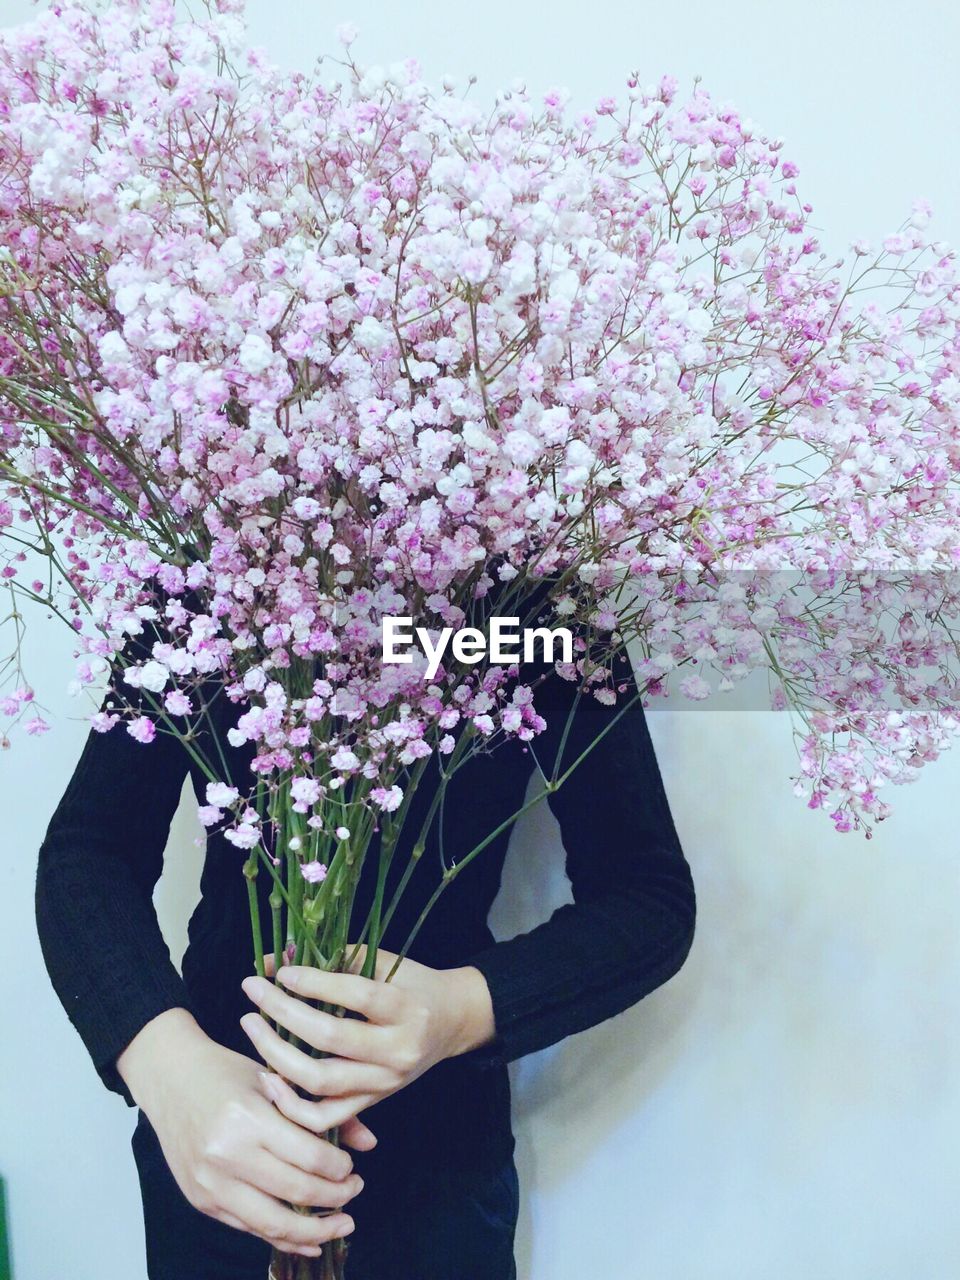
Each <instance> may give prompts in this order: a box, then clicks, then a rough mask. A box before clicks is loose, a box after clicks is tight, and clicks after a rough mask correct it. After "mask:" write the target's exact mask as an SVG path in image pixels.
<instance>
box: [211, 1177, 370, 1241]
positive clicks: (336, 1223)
mask: <svg viewBox="0 0 960 1280" xmlns="http://www.w3.org/2000/svg"><path fill="white" fill-rule="evenodd" d="M224 1200H225V1203H224V1206H223V1207H224V1209H225V1210H226V1211H227V1212H228V1213H230V1214H231V1215H232V1216H233V1217H234V1218H235V1219H237V1220H239V1221H240V1222H241V1223H243V1230H245V1231H250V1232H253V1234H254V1235H258V1236H260V1237H261V1239H263V1240H269V1241H270V1242H271V1243H272V1244H275V1245H276V1247H277V1248H278V1249H280V1250H281V1251H282V1252H284V1253H303V1254H305V1255H307V1256H308V1257H316V1256H318V1255H319V1253H320V1250H321V1246H322V1245H324V1244H326V1243H327V1242H328V1241H329V1240H337V1239H341V1238H342V1237H344V1236H348V1235H349V1234H350V1232H351V1231H352V1230H353V1228H354V1221H353V1219H352V1218H351V1217H350V1215H349V1214H347V1213H342V1212H340V1211H335V1212H333V1213H297V1212H295V1210H293V1209H290V1208H288V1207H287V1206H286V1205H283V1204H281V1203H280V1202H279V1201H278V1200H275V1199H274V1198H273V1197H272V1196H269V1195H267V1194H266V1193H265V1192H263V1191H260V1190H258V1189H257V1188H256V1187H254V1186H251V1185H250V1183H248V1182H234V1183H231V1185H230V1188H229V1190H228V1191H227V1192H226V1194H225V1197H224Z"/></svg>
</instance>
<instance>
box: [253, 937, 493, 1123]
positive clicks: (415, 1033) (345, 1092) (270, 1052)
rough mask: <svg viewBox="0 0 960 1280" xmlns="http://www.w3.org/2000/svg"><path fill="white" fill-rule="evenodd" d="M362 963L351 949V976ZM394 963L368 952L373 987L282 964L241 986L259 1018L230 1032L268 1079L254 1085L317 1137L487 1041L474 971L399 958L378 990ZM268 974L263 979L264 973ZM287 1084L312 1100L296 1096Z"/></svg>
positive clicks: (488, 1028) (488, 1023) (484, 1004)
mask: <svg viewBox="0 0 960 1280" xmlns="http://www.w3.org/2000/svg"><path fill="white" fill-rule="evenodd" d="M363 956H364V948H362V947H361V948H360V949H359V953H358V955H357V958H356V960H355V961H354V965H353V969H354V970H357V969H359V968H360V967H361V966H362V964H363ZM396 958H397V957H396V956H395V955H393V954H392V953H390V952H389V951H382V950H378V952H377V970H376V977H375V978H365V977H361V976H360V975H359V973H357V972H351V973H326V972H324V971H323V970H321V969H315V968H310V967H309V966H304V965H288V964H284V965H283V966H282V967H281V969H280V973H279V975H277V977H276V982H270V981H268V980H267V979H266V978H258V977H249V978H244V980H243V983H242V986H243V989H244V991H245V992H246V993H247V995H248V996H249V997H250V999H251V1000H252V1001H253V1002H254V1004H256V1005H257V1006H258V1007H259V1008H260V1009H261V1010H262V1013H263V1014H265V1015H266V1017H263V1016H261V1014H260V1013H248V1014H244V1016H243V1017H242V1018H241V1019H240V1023H241V1026H242V1027H243V1029H244V1031H245V1032H246V1033H247V1035H248V1036H249V1037H250V1039H251V1041H252V1042H253V1045H254V1047H255V1048H256V1050H257V1052H258V1053H259V1054H260V1056H261V1057H262V1058H263V1060H264V1062H266V1063H268V1064H269V1065H270V1066H271V1067H273V1069H274V1071H275V1072H277V1075H268V1076H267V1077H266V1078H265V1081H264V1086H265V1088H267V1089H268V1090H269V1091H270V1093H271V1096H272V1097H273V1100H274V1102H275V1103H276V1104H277V1107H278V1108H279V1110H280V1111H282V1112H283V1114H284V1115H285V1116H287V1117H288V1119H290V1120H293V1121H294V1122H295V1123H296V1124H299V1125H302V1126H303V1127H304V1128H305V1129H312V1130H313V1131H314V1132H315V1133H325V1132H326V1131H327V1130H328V1129H331V1128H333V1127H334V1126H335V1125H339V1124H343V1123H344V1122H345V1121H347V1120H349V1119H350V1118H351V1117H354V1116H356V1115H357V1114H358V1113H359V1112H360V1111H363V1110H364V1109H365V1108H367V1107H370V1106H372V1105H373V1104H374V1103H375V1102H379V1101H380V1099H381V1098H385V1097H387V1096H388V1095H389V1094H391V1093H396V1092H397V1090H398V1089H402V1088H403V1087H404V1086H405V1085H408V1084H410V1083H411V1081H413V1080H416V1078H417V1077H418V1076H420V1075H422V1074H423V1073H424V1072H425V1071H427V1070H428V1069H429V1068H430V1067H432V1066H434V1065H435V1064H436V1063H438V1062H440V1061H441V1060H442V1059H444V1058H452V1057H455V1056H456V1055H458V1054H461V1053H466V1052H468V1051H469V1050H470V1049H473V1048H476V1047H478V1046H480V1045H482V1044H485V1043H486V1042H487V1041H488V1040H491V1039H492V1038H493V1036H494V1033H495V1028H494V1018H493V1006H492V1002H491V999H490V992H489V990H488V988H487V983H486V979H485V978H484V977H483V974H482V973H481V972H480V971H479V969H474V968H473V967H471V966H469V965H467V966H464V967H462V968H458V969H431V968H429V967H428V966H427V965H422V964H417V963H416V962H415V961H413V960H410V959H404V960H403V961H402V963H401V964H400V967H399V968H398V969H397V972H396V974H395V975H394V977H393V978H391V980H390V981H389V982H385V981H384V979H385V978H386V976H387V974H388V973H389V972H390V970H391V969H392V967H393V964H394V961H395V960H396ZM268 972H269V973H271V974H272V972H273V965H272V964H271V965H270V967H269V969H268ZM308 1000H319V1001H322V1002H324V1003H327V1004H330V1005H336V1006H339V1007H341V1008H344V1009H348V1010H350V1011H352V1012H354V1013H358V1014H360V1015H361V1017H360V1018H347V1017H337V1016H336V1015H335V1014H331V1013H325V1012H323V1011H322V1010H319V1009H315V1008H313V1007H312V1006H311V1005H310V1004H308V1003H306V1002H307V1001H308ZM266 1018H270V1019H272V1020H273V1021H274V1022H275V1023H277V1024H278V1025H279V1026H281V1027H284V1028H285V1029H286V1030H287V1031H289V1032H292V1033H293V1034H294V1035H295V1036H296V1037H297V1038H298V1039H299V1040H300V1041H301V1042H302V1043H303V1044H305V1045H309V1046H311V1047H312V1048H314V1049H317V1050H320V1051H322V1052H323V1053H325V1054H327V1055H329V1056H326V1057H322V1058H316V1057H313V1056H311V1054H310V1053H308V1052H305V1051H304V1050H303V1049H300V1048H296V1047H294V1045H292V1044H290V1043H289V1041H287V1040H284V1039H282V1037H281V1036H279V1035H278V1034H277V1032H276V1031H274V1029H273V1028H272V1027H271V1026H270V1025H269V1023H268V1022H267V1021H266ZM281 1077H282V1079H281ZM288 1082H289V1083H288ZM291 1085H299V1086H300V1087H301V1088H302V1089H304V1090H305V1091H306V1092H307V1093H309V1094H313V1095H314V1096H315V1097H316V1098H317V1099H319V1100H318V1101H316V1102H313V1101H310V1100H309V1099H306V1098H303V1097H301V1096H300V1094H298V1093H297V1092H296V1090H295V1089H293V1088H291Z"/></svg>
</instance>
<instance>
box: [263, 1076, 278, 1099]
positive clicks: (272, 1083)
mask: <svg viewBox="0 0 960 1280" xmlns="http://www.w3.org/2000/svg"><path fill="white" fill-rule="evenodd" d="M260 1079H261V1080H262V1081H263V1087H264V1089H265V1090H266V1091H267V1094H268V1095H269V1097H270V1098H271V1099H272V1100H273V1101H274V1102H279V1101H280V1095H281V1089H280V1082H279V1080H278V1079H277V1077H276V1076H275V1075H273V1074H271V1072H269V1071H261V1072H260Z"/></svg>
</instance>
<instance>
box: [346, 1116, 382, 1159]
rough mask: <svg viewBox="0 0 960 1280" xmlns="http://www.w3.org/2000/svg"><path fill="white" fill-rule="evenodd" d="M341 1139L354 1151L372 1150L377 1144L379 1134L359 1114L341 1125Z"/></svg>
mask: <svg viewBox="0 0 960 1280" xmlns="http://www.w3.org/2000/svg"><path fill="white" fill-rule="evenodd" d="M340 1141H341V1142H342V1143H343V1144H344V1146H347V1147H350V1148H351V1149H352V1150H354V1151H372V1150H373V1148H374V1147H375V1146H376V1145H377V1135H376V1134H375V1133H374V1132H373V1130H372V1129H371V1128H369V1127H368V1126H367V1125H365V1124H364V1123H363V1121H362V1120H361V1119H360V1117H359V1116H351V1117H350V1119H349V1120H345V1121H344V1122H343V1124H342V1125H341V1126H340Z"/></svg>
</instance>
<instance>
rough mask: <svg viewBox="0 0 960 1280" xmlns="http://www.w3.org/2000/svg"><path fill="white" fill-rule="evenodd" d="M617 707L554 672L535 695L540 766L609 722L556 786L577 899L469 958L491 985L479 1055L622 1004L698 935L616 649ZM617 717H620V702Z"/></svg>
mask: <svg viewBox="0 0 960 1280" xmlns="http://www.w3.org/2000/svg"><path fill="white" fill-rule="evenodd" d="M615 670H616V673H617V677H618V682H619V683H620V684H624V683H626V685H627V686H628V687H627V689H626V691H625V692H624V693H621V694H620V695H619V697H618V700H617V703H616V705H615V706H612V707H610V706H605V705H603V704H601V703H600V702H598V701H597V700H596V698H594V697H593V695H592V694H588V693H584V694H581V696H580V698H579V700H577V698H576V693H577V686H576V684H575V683H572V682H569V681H565V680H562V679H561V678H560V677H559V676H557V675H555V674H554V675H551V676H550V677H549V678H548V679H547V680H546V681H545V682H544V683H543V684H542V685H541V686H540V687H539V688H538V689H537V691H536V694H535V697H534V704H535V706H536V708H537V710H538V711H539V712H540V714H541V715H542V716H543V717H544V719H545V720H546V721H547V726H548V727H547V728H546V729H545V730H544V731H543V733H541V734H539V735H538V736H537V737H536V738H535V739H534V741H533V744H532V745H533V748H534V750H535V752H536V756H537V759H538V761H539V763H540V767H541V768H542V769H543V771H544V772H545V773H546V774H547V775H548V776H549V775H551V774H552V773H553V772H554V765H555V763H556V761H557V757H558V751H559V749H560V743H561V738H562V734H563V730H564V726H565V725H566V723H567V720H568V716H570V715H572V720H571V728H570V731H569V734H568V737H567V741H566V744H565V745H564V747H563V754H562V759H561V760H560V768H559V770H557V772H558V773H562V772H563V771H564V770H565V769H566V768H567V767H568V766H569V765H571V764H572V763H573V762H574V761H575V760H577V759H578V757H580V755H581V753H582V752H583V751H585V750H586V749H587V748H588V747H589V746H590V744H591V743H593V742H594V741H595V740H596V739H597V738H598V737H599V735H600V734H601V733H603V731H604V729H605V728H606V729H607V732H606V733H605V734H604V736H603V737H602V738H600V740H599V742H597V744H596V745H595V746H593V747H592V749H591V750H590V751H589V753H588V754H587V755H586V757H585V758H584V759H583V760H582V761H581V762H580V763H579V764H578V765H577V767H576V768H575V769H574V770H573V772H572V773H571V774H570V776H569V778H567V780H566V781H565V782H564V783H563V784H562V785H561V786H560V787H559V788H558V789H557V790H555V791H552V792H550V793H549V794H548V803H549V805H550V808H551V810H552V811H553V813H554V815H555V816H556V818H557V820H558V822H559V825H560V832H561V837H562V841H563V846H564V850H565V856H566V870H567V874H568V876H569V878H570V882H571V889H572V893H573V898H574V902H573V903H571V904H567V905H564V906H562V907H560V908H559V909H558V910H557V911H555V912H554V913H553V915H552V916H551V917H550V918H549V920H546V921H545V922H544V923H542V924H540V925H538V926H537V927H536V928H534V929H532V930H531V931H529V932H528V933H524V934H520V935H519V936H518V937H515V938H511V939H509V940H506V941H503V942H499V943H496V944H495V945H493V946H492V947H490V948H488V949H487V950H485V951H483V952H482V953H480V954H477V955H474V956H473V957H472V958H471V959H469V960H468V961H467V962H466V963H468V964H471V965H474V966H475V967H476V968H478V969H479V970H480V972H481V973H483V975H484V977H485V978H486V980H487V985H488V986H489V988H490V994H491V999H492V1001H493V1010H494V1017H495V1022H496V1038H495V1040H494V1041H493V1042H492V1043H491V1044H490V1045H487V1046H485V1047H484V1048H483V1049H481V1050H478V1051H476V1056H477V1058H478V1059H479V1060H480V1061H484V1062H487V1063H495V1062H510V1061H512V1060H513V1059H515V1058H519V1057H521V1056H522V1055H524V1054H527V1053H531V1052H533V1051H535V1050H538V1049H543V1048H546V1047H547V1046H548V1045H551V1044H554V1043H556V1042H557V1041H558V1040H560V1039H562V1038H563V1037H565V1036H568V1035H570V1034H571V1033H573V1032H575V1031H581V1030H583V1029H584V1028H586V1027H591V1026H594V1025H595V1024H596V1023H598V1022H601V1021H603V1020H604V1019H606V1018H609V1017H611V1016H612V1015H614V1014H616V1013H619V1012H621V1011H622V1010H623V1009H626V1008H627V1007H629V1006H630V1005H632V1004H635V1003H636V1002H637V1001H638V1000H640V999H642V997H644V996H645V995H647V994H648V993H649V992H651V991H653V990H654V989H655V988H656V987H659V986H661V985H662V984H663V983H664V982H666V981H667V979H668V978H670V977H672V976H673V974H675V973H676V972H677V970H678V969H679V968H680V967H681V965H682V964H683V962H684V960H685V959H686V957H687V954H688V952H689V950H690V947H691V944H692V942H693V935H694V926H695V918H696V896H695V892H694V885H693V877H692V875H691V871H690V867H689V865H688V863H687V861H686V859H685V857H684V855H683V851H682V849H681V846H680V841H679V838H678V836H677V832H676V828H675V826H674V821H673V817H672V814H671V812H670V807H669V804H668V801H667V797H666V793H665V791H664V787H663V781H662V778H661V775H660V770H659V767H658V765H657V759H656V755H655V753H654V749H653V743H652V741H651V739H650V733H649V730H648V728H647V723H646V718H645V716H644V712H643V708H642V706H641V705H640V701H639V699H636V700H635V701H634V702H633V705H632V706H630V707H629V708H628V709H626V710H623V708H624V706H625V704H626V703H627V702H629V701H630V700H631V699H634V698H636V695H637V683H636V680H635V678H634V675H633V672H632V669H631V667H630V663H629V660H628V659H627V658H626V657H625V656H624V655H620V656H619V657H618V658H617V660H616V667H615ZM618 712H620V713H621V714H620V715H619V718H618V719H616V720H614V717H615V716H616V715H617V713H618Z"/></svg>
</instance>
